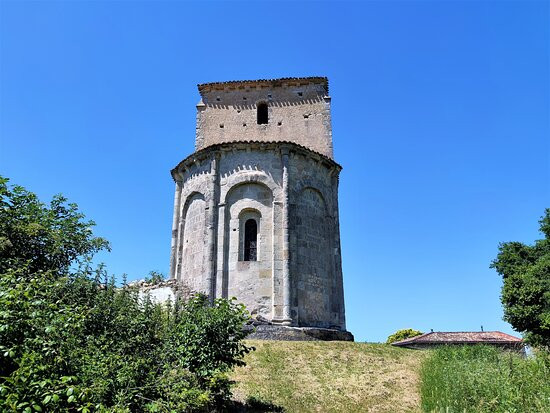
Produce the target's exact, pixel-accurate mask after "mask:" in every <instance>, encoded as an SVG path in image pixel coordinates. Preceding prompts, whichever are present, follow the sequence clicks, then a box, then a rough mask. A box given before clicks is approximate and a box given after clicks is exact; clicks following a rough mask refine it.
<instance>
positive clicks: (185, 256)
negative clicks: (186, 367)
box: [172, 143, 345, 329]
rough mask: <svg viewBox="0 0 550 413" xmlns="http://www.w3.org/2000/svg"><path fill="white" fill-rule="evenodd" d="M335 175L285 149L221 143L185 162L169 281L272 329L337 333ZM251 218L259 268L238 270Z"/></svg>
mask: <svg viewBox="0 0 550 413" xmlns="http://www.w3.org/2000/svg"><path fill="white" fill-rule="evenodd" d="M339 170H340V169H339V167H338V166H337V165H336V164H334V163H332V164H331V163H330V162H328V161H326V160H324V159H323V158H322V157H319V156H318V155H315V154H313V153H312V152H310V151H307V150H305V149H302V148H299V147H296V146H295V145H292V144H276V143H270V144H260V143H258V144H227V145H225V146H223V147H219V148H217V149H216V150H212V151H210V152H208V151H207V152H202V155H201V157H200V158H192V157H191V158H189V159H188V160H187V161H185V162H184V163H183V164H181V165H180V166H179V167H178V168H177V169H176V170H174V171H173V175H174V177H175V178H176V182H177V186H176V207H175V211H176V216H175V219H174V230H173V241H172V244H173V249H172V251H173V257H172V263H173V270H172V277H173V278H174V279H177V280H181V281H183V282H185V283H186V284H187V285H188V286H189V287H190V288H192V289H193V290H197V291H203V292H206V293H208V294H212V296H217V297H232V296H235V297H236V298H237V299H238V300H239V301H240V302H243V303H244V304H245V305H246V306H247V308H248V310H249V311H250V312H251V313H252V315H253V316H261V317H262V318H265V319H267V320H269V321H272V322H275V323H279V322H286V321H285V320H287V319H288V322H289V323H290V324H292V325H296V326H311V327H332V328H341V329H345V318H344V306H343V289H342V282H341V281H342V279H341V278H342V273H341V264H340V245H339V236H337V235H335V232H337V231H338V226H337V222H338V210H337V176H338V173H339ZM285 174H286V175H285ZM285 211H286V212H285ZM251 217H252V218H254V219H257V220H258V224H259V225H258V260H257V261H244V260H243V254H242V248H243V247H242V242H243V233H242V231H243V226H244V221H245V220H246V219H249V218H251ZM285 239H288V240H289V243H288V246H286V247H285V245H286V244H285ZM211 264H212V266H211ZM285 268H287V269H286V270H285ZM286 303H289V304H288V306H289V309H288V310H285V308H287V307H286V306H287V304H286ZM287 313H288V314H287Z"/></svg>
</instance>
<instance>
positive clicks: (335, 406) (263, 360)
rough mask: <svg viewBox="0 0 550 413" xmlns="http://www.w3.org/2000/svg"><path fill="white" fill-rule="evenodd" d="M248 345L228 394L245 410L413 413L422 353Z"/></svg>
mask: <svg viewBox="0 0 550 413" xmlns="http://www.w3.org/2000/svg"><path fill="white" fill-rule="evenodd" d="M248 343H249V344H251V345H253V346H254V347H256V351H254V352H252V353H251V354H249V355H248V356H247V358H246V363H247V365H246V366H245V367H240V368H238V369H236V370H235V372H234V374H233V376H232V378H233V379H234V380H236V381H237V385H236V388H235V391H234V394H235V397H236V399H238V400H240V401H242V402H248V403H247V404H248V405H254V404H256V405H258V406H261V405H262V404H263V405H264V408H263V409H258V410H259V411H285V412H289V413H292V412H392V413H393V412H411V411H413V412H414V411H419V405H420V396H419V379H418V372H419V371H420V364H421V362H422V360H423V359H424V357H425V356H426V353H425V352H421V351H413V350H404V349H399V348H394V347H391V346H388V345H385V344H366V343H349V342H285V341H249V342H248ZM269 405H271V406H272V407H271V408H265V406H269Z"/></svg>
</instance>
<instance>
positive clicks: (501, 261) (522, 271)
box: [491, 209, 550, 350]
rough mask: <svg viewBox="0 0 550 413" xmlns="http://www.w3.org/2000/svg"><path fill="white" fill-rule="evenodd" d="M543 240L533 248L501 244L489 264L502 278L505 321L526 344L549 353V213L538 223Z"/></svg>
mask: <svg viewBox="0 0 550 413" xmlns="http://www.w3.org/2000/svg"><path fill="white" fill-rule="evenodd" d="M539 223H540V232H541V233H542V234H544V236H545V238H544V239H542V240H537V241H535V244H534V245H532V246H531V245H525V244H522V243H521V242H505V243H502V244H500V246H499V253H498V256H497V258H496V259H495V260H494V261H493V263H492V264H491V267H492V268H495V269H496V270H497V272H498V273H499V274H500V275H502V278H503V281H504V284H503V287H502V296H501V300H502V305H503V306H504V319H505V320H506V321H508V322H509V323H510V324H511V325H512V326H513V327H514V329H516V330H517V331H520V332H522V333H524V338H525V340H526V341H527V342H528V343H530V344H532V345H534V346H539V347H546V349H547V350H550V209H546V210H545V215H544V216H543V217H542V218H541V220H540V221H539Z"/></svg>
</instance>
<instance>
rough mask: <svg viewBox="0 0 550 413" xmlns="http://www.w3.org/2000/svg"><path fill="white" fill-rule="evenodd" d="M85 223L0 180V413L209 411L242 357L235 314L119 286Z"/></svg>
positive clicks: (234, 308) (226, 393)
mask: <svg viewBox="0 0 550 413" xmlns="http://www.w3.org/2000/svg"><path fill="white" fill-rule="evenodd" d="M92 227H93V222H91V221H84V216H83V215H82V214H81V213H80V212H79V211H78V208H77V206H76V205H74V204H67V203H66V200H65V199H64V198H63V197H61V196H56V197H55V198H54V199H53V201H52V202H51V203H50V205H49V206H46V205H44V204H42V203H40V202H39V201H38V199H37V197H36V196H35V195H34V194H32V193H30V192H28V191H26V190H25V189H23V188H21V187H17V186H16V187H9V186H8V184H7V180H6V179H1V178H0V411H2V412H10V411H13V412H25V413H31V412H42V411H44V412H45V411H48V412H82V413H86V412H91V411H100V412H101V411H109V412H130V411H135V412H183V411H185V412H188V411H214V410H215V409H216V408H219V407H221V406H223V405H224V404H225V403H227V402H228V400H229V397H230V384H231V382H230V381H229V379H228V376H227V374H228V372H229V371H230V369H231V368H233V367H234V366H236V365H241V364H242V358H243V356H244V355H245V354H246V353H247V352H248V351H249V350H250V348H249V347H247V346H246V345H244V344H243V342H242V339H243V338H244V336H245V333H244V332H243V329H242V326H243V324H244V323H245V322H246V321H247V320H248V314H247V312H246V311H245V309H244V308H243V306H241V305H237V304H235V303H234V302H231V301H227V300H216V301H215V302H214V305H213V306H211V305H210V303H209V302H208V300H207V299H206V297H204V296H200V295H199V296H196V297H194V298H192V299H190V300H189V301H187V302H176V303H173V305H168V306H161V305H155V304H153V303H151V301H150V300H149V299H147V298H146V299H140V298H139V296H138V292H137V291H136V290H132V289H131V288H129V287H124V288H116V286H115V283H114V280H113V279H108V278H107V275H106V273H105V271H104V269H103V268H102V267H101V266H100V267H98V268H92V265H91V259H92V256H93V254H94V253H95V252H97V251H99V250H101V249H105V248H108V243H107V242H106V241H105V240H103V239H102V238H97V237H94V236H93V233H92Z"/></svg>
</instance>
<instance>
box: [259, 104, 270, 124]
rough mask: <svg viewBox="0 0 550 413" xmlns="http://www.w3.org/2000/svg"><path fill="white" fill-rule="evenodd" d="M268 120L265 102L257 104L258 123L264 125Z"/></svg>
mask: <svg viewBox="0 0 550 413" xmlns="http://www.w3.org/2000/svg"><path fill="white" fill-rule="evenodd" d="M267 121H268V115H267V103H259V104H258V125H266V124H267Z"/></svg>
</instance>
